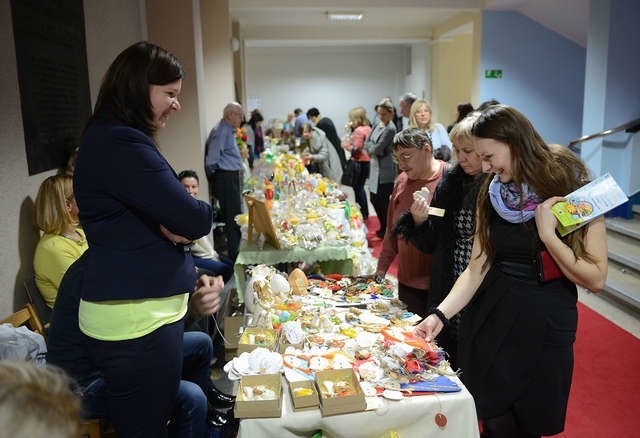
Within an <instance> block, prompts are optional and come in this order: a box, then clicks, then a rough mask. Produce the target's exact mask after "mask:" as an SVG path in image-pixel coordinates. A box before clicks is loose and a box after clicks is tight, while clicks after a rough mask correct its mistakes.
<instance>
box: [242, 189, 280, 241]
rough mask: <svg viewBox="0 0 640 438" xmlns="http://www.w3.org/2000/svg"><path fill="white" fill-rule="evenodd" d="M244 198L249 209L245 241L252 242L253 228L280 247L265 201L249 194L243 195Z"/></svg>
mask: <svg viewBox="0 0 640 438" xmlns="http://www.w3.org/2000/svg"><path fill="white" fill-rule="evenodd" d="M244 200H245V202H246V203H247V208H248V210H249V230H248V233H247V242H248V243H249V244H251V243H253V230H254V229H255V230H256V232H257V233H258V237H259V236H260V234H263V235H264V240H265V241H266V242H268V243H269V244H271V246H273V247H274V248H276V249H280V242H279V241H278V235H277V234H276V229H275V228H274V227H273V222H271V213H270V212H269V209H268V208H267V204H266V202H265V201H263V200H261V199H258V198H255V197H253V196H251V195H244Z"/></svg>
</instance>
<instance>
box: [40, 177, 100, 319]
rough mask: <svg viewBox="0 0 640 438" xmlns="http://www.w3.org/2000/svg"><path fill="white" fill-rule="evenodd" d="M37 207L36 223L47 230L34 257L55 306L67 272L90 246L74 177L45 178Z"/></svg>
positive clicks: (49, 300)
mask: <svg viewBox="0 0 640 438" xmlns="http://www.w3.org/2000/svg"><path fill="white" fill-rule="evenodd" d="M35 210H36V211H35V225H36V226H37V227H38V228H39V229H40V230H42V232H43V233H44V235H43V236H42V238H41V239H40V241H39V242H38V245H37V246H36V253H35V255H34V257H33V268H34V270H35V273H36V285H37V286H38V289H39V290H40V293H41V294H42V297H43V298H44V300H45V302H46V303H47V305H48V306H49V307H51V308H53V304H54V303H55V301H56V295H58V286H60V281H61V280H62V277H63V276H64V273H65V272H67V269H68V268H69V266H71V264H72V263H73V262H75V261H76V260H77V259H78V258H80V256H81V255H82V253H83V252H85V250H86V249H87V248H88V245H87V239H85V237H84V232H83V231H82V229H81V228H78V224H79V222H78V206H77V204H76V199H75V198H74V196H73V179H72V178H71V177H70V176H67V175H55V176H50V177H49V178H47V179H45V180H44V181H43V182H42V184H41V185H40V189H39V190H38V196H37V197H36V209H35Z"/></svg>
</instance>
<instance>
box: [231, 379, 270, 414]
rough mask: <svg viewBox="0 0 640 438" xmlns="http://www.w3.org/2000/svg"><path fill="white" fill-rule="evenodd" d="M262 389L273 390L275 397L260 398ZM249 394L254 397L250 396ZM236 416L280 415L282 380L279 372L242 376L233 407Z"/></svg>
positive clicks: (262, 393)
mask: <svg viewBox="0 0 640 438" xmlns="http://www.w3.org/2000/svg"><path fill="white" fill-rule="evenodd" d="M264 390H267V391H273V393H274V395H275V398H274V399H272V400H261V399H260V397H261V396H263V395H264V394H266V392H263V391H264ZM249 395H251V396H253V397H255V398H252V397H250V396H249ZM233 415H234V416H235V417H236V418H279V417H281V416H282V382H281V375H280V374H261V375H254V376H243V377H242V378H241V379H240V386H239V388H238V393H237V395H236V403H235V406H234V408H233Z"/></svg>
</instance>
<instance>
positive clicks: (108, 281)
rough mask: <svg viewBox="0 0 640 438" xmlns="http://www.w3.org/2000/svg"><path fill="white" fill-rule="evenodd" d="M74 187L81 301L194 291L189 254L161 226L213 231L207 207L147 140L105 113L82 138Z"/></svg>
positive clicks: (193, 235)
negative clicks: (82, 245) (82, 258)
mask: <svg viewBox="0 0 640 438" xmlns="http://www.w3.org/2000/svg"><path fill="white" fill-rule="evenodd" d="M73 185H74V194H75V197H76V201H77V203H78V208H79V209H80V223H81V224H82V227H83V228H84V231H85V233H86V236H87V240H88V242H89V249H88V250H87V251H86V252H87V268H86V272H85V275H84V280H83V296H82V298H83V299H84V300H87V301H106V300H122V299H140V298H159V297H168V296H171V295H176V294H179V293H184V292H190V291H192V290H193V287H194V285H195V282H196V273H195V268H194V265H193V259H192V257H191V255H190V254H188V253H187V252H185V251H184V250H183V248H182V247H181V246H174V245H173V244H172V243H171V242H170V241H169V240H168V239H167V238H166V237H164V235H163V234H162V232H161V231H160V225H161V224H162V225H164V226H165V227H166V228H167V229H169V230H170V231H171V232H173V233H175V234H178V235H181V236H184V237H187V238H188V239H198V238H200V237H202V236H204V235H206V234H208V233H209V231H210V229H211V225H212V222H213V215H212V209H211V207H210V206H209V205H208V204H207V203H205V202H203V201H199V200H197V199H195V198H193V197H192V196H191V195H189V194H188V193H187V191H186V190H185V189H184V187H182V185H181V184H180V182H179V181H178V179H177V176H176V174H175V172H174V171H173V169H172V168H171V166H170V165H169V163H168V162H167V160H166V159H165V158H164V157H163V156H162V154H161V153H160V151H159V150H158V148H157V147H156V145H155V144H154V142H153V140H152V139H151V138H150V137H149V136H147V135H146V134H144V133H142V132H141V131H139V130H137V129H134V128H131V127H129V126H126V125H124V124H123V123H122V122H121V121H119V120H118V119H116V118H115V117H114V116H113V115H111V114H109V113H104V114H102V117H101V118H99V119H98V120H96V121H94V122H93V123H92V124H91V125H90V126H89V127H88V128H87V130H86V132H85V134H84V137H83V139H82V142H81V144H80V149H79V151H78V160H77V164H76V168H75V172H74V179H73Z"/></svg>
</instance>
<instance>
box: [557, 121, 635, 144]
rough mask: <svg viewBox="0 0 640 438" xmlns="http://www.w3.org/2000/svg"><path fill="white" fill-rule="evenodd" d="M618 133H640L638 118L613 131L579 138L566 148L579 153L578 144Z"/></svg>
mask: <svg viewBox="0 0 640 438" xmlns="http://www.w3.org/2000/svg"><path fill="white" fill-rule="evenodd" d="M620 131H624V132H630V133H635V132H638V131H640V118H638V119H634V120H631V121H630V122H627V123H625V124H623V125H620V126H618V127H616V128H613V129H606V130H604V131H602V132H598V133H597V134H591V135H585V136H584V137H580V138H579V139H577V140H573V141H571V142H569V144H568V145H567V147H568V148H569V149H571V150H572V151H574V152H580V148H579V147H577V146H576V145H578V144H579V143H582V142H585V141H589V140H593V139H594V138H601V137H606V136H607V135H611V134H615V133H617V132H620Z"/></svg>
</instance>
